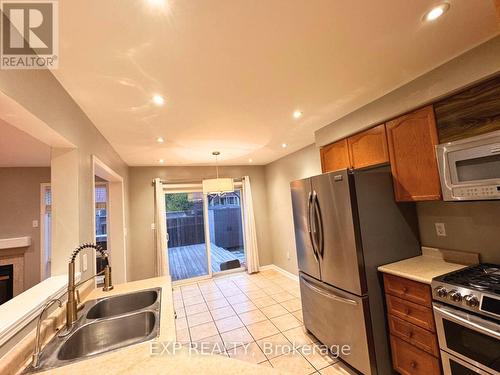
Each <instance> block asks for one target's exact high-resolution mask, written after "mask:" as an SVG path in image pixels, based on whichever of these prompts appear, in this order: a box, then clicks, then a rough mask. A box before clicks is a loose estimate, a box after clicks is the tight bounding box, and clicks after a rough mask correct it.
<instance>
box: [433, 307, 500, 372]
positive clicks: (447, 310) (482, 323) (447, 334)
mask: <svg viewBox="0 0 500 375" xmlns="http://www.w3.org/2000/svg"><path fill="white" fill-rule="evenodd" d="M433 306H434V317H435V319H436V330H437V334H438V340H439V348H440V349H441V350H442V351H445V352H447V353H448V354H451V355H452V356H454V357H456V358H458V359H461V360H462V361H464V362H466V363H468V364H470V365H473V367H477V368H479V369H481V370H483V371H485V372H486V373H487V374H498V373H499V372H500V324H498V323H495V322H493V321H490V320H486V319H483V318H480V317H479V316H477V315H472V314H469V313H466V312H464V311H462V310H457V309H455V308H451V307H449V306H445V305H442V304H440V303H436V302H434V304H433ZM444 365H445V363H444V360H443V366H444ZM444 368H446V367H444ZM457 371H458V370H456V372H457ZM445 374H454V372H451V370H450V372H445ZM457 374H461V373H460V372H457ZM465 374H467V372H465Z"/></svg>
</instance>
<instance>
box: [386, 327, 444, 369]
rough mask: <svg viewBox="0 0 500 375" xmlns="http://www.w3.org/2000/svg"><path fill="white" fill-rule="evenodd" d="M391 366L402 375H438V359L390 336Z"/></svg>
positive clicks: (439, 367)
mask: <svg viewBox="0 0 500 375" xmlns="http://www.w3.org/2000/svg"><path fill="white" fill-rule="evenodd" d="M391 349H392V364H393V366H394V369H395V370H396V371H397V372H399V373H400V374H403V375H434V374H435V375H439V374H441V366H440V363H439V359H438V358H436V357H434V356H432V355H430V354H427V353H426V352H424V351H423V350H420V349H418V348H417V347H415V346H413V345H411V344H409V343H407V342H406V341H404V340H401V339H400V338H398V337H396V336H394V335H391Z"/></svg>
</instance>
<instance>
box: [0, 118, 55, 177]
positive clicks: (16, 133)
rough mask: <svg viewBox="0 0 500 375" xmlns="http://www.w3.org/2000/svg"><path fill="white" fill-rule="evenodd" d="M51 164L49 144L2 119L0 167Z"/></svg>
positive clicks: (0, 123) (0, 124) (47, 165)
mask: <svg viewBox="0 0 500 375" xmlns="http://www.w3.org/2000/svg"><path fill="white" fill-rule="evenodd" d="M49 166H50V147H49V146H47V145H46V144H44V143H42V142H40V141H39V140H37V139H35V138H33V137H32V136H31V135H29V134H26V133H25V132H23V131H21V130H19V129H17V128H15V127H13V126H12V125H9V124H8V123H6V122H5V121H3V120H0V167H49Z"/></svg>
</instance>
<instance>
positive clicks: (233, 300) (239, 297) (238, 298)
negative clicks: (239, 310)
mask: <svg viewBox="0 0 500 375" xmlns="http://www.w3.org/2000/svg"><path fill="white" fill-rule="evenodd" d="M226 299H227V301H228V302H229V303H230V304H231V305H237V304H238V303H242V302H247V301H249V299H248V297H247V296H246V295H244V294H243V293H241V294H235V295H234V296H229V297H226Z"/></svg>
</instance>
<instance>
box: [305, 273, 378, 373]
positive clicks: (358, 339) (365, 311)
mask: <svg viewBox="0 0 500 375" xmlns="http://www.w3.org/2000/svg"><path fill="white" fill-rule="evenodd" d="M300 293H301V296H302V312H303V315H304V325H305V327H306V328H307V330H308V331H310V332H311V333H312V334H313V335H314V336H316V338H317V339H318V340H319V341H320V342H321V343H323V344H324V345H327V346H329V347H331V346H333V345H335V346H339V347H341V346H342V345H349V346H350V354H348V355H342V354H341V355H340V356H341V358H342V359H343V360H344V361H345V362H347V363H348V364H350V365H351V366H352V367H354V368H355V369H357V370H358V371H360V372H361V373H363V374H365V375H369V374H375V373H376V370H375V368H376V367H375V363H372V362H375V360H374V355H373V348H374V346H373V339H372V337H371V334H369V332H371V328H370V327H371V326H370V323H369V307H368V297H358V296H356V295H353V294H350V293H346V292H344V291H341V290H339V289H336V288H333V287H331V286H328V285H326V284H324V283H322V282H320V281H317V280H315V279H313V278H311V277H308V276H307V275H304V274H302V273H301V274H300ZM371 360H372V361H371Z"/></svg>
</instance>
